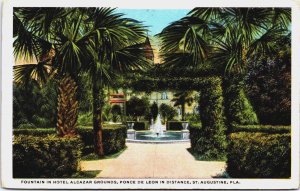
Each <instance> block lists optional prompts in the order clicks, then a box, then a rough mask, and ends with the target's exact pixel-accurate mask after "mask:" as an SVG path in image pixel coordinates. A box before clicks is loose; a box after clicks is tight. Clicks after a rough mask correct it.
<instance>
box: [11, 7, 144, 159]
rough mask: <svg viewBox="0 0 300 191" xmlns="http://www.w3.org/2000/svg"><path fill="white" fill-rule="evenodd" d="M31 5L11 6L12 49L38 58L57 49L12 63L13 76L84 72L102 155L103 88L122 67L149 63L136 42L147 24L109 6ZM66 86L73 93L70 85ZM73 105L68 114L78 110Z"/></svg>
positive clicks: (137, 67) (43, 76)
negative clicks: (31, 60)
mask: <svg viewBox="0 0 300 191" xmlns="http://www.w3.org/2000/svg"><path fill="white" fill-rule="evenodd" d="M34 9H35V10H32V8H18V9H16V10H15V14H14V19H15V20H16V22H14V24H16V26H14V29H16V30H14V34H15V42H14V47H15V53H16V54H15V55H16V57H18V56H19V55H25V56H27V55H28V56H29V57H31V58H32V57H33V56H35V58H36V60H39V54H40V52H44V53H49V51H50V50H52V49H54V52H55V55H54V56H53V57H51V58H47V59H46V60H42V61H39V62H38V64H34V65H20V66H16V67H15V81H16V82H26V80H29V79H35V80H39V79H41V80H39V81H41V82H44V81H46V79H47V77H48V76H49V75H50V76H60V78H64V77H67V78H73V79H75V80H76V78H78V77H80V74H81V73H82V72H83V73H88V74H89V79H90V82H91V84H92V85H91V86H92V92H93V93H92V94H93V128H94V132H95V133H94V134H95V152H96V153H97V154H98V155H100V156H103V155H104V151H103V144H102V128H103V125H102V121H103V120H102V110H103V106H104V98H105V93H104V88H105V87H108V86H110V85H112V84H113V82H114V79H116V78H117V77H118V76H121V75H123V74H125V73H126V72H132V71H135V70H143V69H145V68H147V66H148V61H147V60H146V59H145V58H144V53H145V52H144V50H143V49H142V48H141V46H140V44H139V43H140V42H141V40H142V38H144V37H145V29H144V27H143V26H142V25H141V24H140V23H139V22H138V21H136V20H132V19H128V18H123V14H117V13H114V10H113V9H109V8H62V9H54V8H47V9H45V8H34ZM20 29H22V30H20ZM24 37H25V38H24ZM24 39H26V40H25V41H24ZM44 44H45V45H48V46H44ZM45 47H46V48H45ZM49 47H50V48H49ZM47 48H48V49H47ZM49 61H51V64H49V63H48V62H49ZM83 63H84V64H83ZM44 68H46V69H48V68H50V69H51V70H49V71H48V70H46V69H44ZM69 81H70V80H69ZM70 84H74V82H70ZM61 90H62V91H63V90H64V89H63V88H61ZM75 91H76V87H75ZM70 92H71V94H72V95H74V91H70ZM63 99H65V98H63ZM69 105H75V106H76V105H77V104H75V103H73V104H69ZM72 110H73V111H74V112H73V113H72V115H75V114H77V112H76V111H75V110H74V108H73V109H72ZM66 117H67V116H66ZM72 118H73V117H72ZM68 119H69V118H68ZM72 124H73V125H74V123H72Z"/></svg>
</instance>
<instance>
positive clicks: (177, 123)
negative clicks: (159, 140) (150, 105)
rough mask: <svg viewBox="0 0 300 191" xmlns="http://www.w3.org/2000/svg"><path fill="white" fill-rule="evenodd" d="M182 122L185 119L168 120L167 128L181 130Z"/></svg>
mask: <svg viewBox="0 0 300 191" xmlns="http://www.w3.org/2000/svg"><path fill="white" fill-rule="evenodd" d="M182 122H183V121H168V122H167V130H170V131H181V130H182V129H183V126H182Z"/></svg>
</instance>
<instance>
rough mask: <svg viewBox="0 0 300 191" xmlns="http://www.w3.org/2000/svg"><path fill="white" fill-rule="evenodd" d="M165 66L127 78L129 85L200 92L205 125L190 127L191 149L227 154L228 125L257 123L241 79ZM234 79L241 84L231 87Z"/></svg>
mask: <svg viewBox="0 0 300 191" xmlns="http://www.w3.org/2000/svg"><path fill="white" fill-rule="evenodd" d="M166 70H168V69H166V68H164V69H162V68H160V67H158V69H157V68H156V69H155V70H154V71H151V72H148V73H147V74H142V75H140V76H139V77H137V76H136V75H134V76H135V77H134V78H131V80H129V81H130V82H128V81H127V85H126V86H127V88H131V89H133V90H135V91H143V92H152V91H163V90H171V91H172V90H174V91H182V90H184V91H185V90H194V91H197V92H199V94H200V96H199V100H198V103H199V107H200V108H199V109H200V119H201V123H202V126H201V127H196V128H198V130H196V131H193V130H192V129H191V134H190V136H191V140H192V142H191V146H192V149H193V148H201V149H198V150H197V153H198V154H200V155H202V156H205V157H204V158H224V156H225V155H226V148H227V144H228V143H227V140H226V134H227V132H228V127H229V128H230V126H231V124H232V123H240V124H241V123H244V124H247V123H248V124H251V123H257V118H256V115H255V113H254V111H253V109H252V107H251V105H250V104H249V101H248V100H247V98H246V97H245V96H244V97H243V96H241V92H243V90H242V86H241V85H239V84H240V81H238V80H228V79H226V78H224V76H222V75H213V73H214V72H211V73H210V74H208V72H207V71H204V72H203V71H201V72H197V71H196V70H190V71H188V72H187V73H181V72H180V71H177V73H174V72H173V73H172V72H171V73H167V72H166ZM204 73H205V74H204ZM232 83H234V84H238V85H235V86H234V87H235V88H232V87H233V86H232ZM224 86H225V87H224ZM224 89H225V91H223V90H224ZM243 95H244V94H243ZM226 97H229V98H226ZM234 98H236V99H234ZM226 102H230V103H226ZM245 103H246V104H245ZM226 106H227V107H228V108H226ZM249 113H250V116H249ZM229 130H230V129H229ZM193 136H196V137H193Z"/></svg>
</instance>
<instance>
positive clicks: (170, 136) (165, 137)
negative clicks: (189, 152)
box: [127, 115, 189, 143]
mask: <svg viewBox="0 0 300 191" xmlns="http://www.w3.org/2000/svg"><path fill="white" fill-rule="evenodd" d="M127 126H128V130H127V141H128V142H138V143H173V142H185V141H189V130H188V122H186V121H184V122H183V124H182V126H183V129H182V130H181V131H167V130H166V126H165V125H163V124H162V123H161V118H160V115H158V116H157V117H156V120H155V121H154V120H153V119H151V124H150V130H148V131H145V130H144V131H135V130H134V129H133V126H134V123H133V122H130V121H128V122H127Z"/></svg>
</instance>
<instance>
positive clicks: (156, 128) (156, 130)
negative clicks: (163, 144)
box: [150, 114, 164, 137]
mask: <svg viewBox="0 0 300 191" xmlns="http://www.w3.org/2000/svg"><path fill="white" fill-rule="evenodd" d="M151 121H153V120H151ZM150 130H151V131H152V132H153V134H155V135H156V136H157V137H159V136H163V135H164V126H163V125H162V124H161V119H160V114H158V115H157V117H156V120H155V123H154V124H151V126H150Z"/></svg>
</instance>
